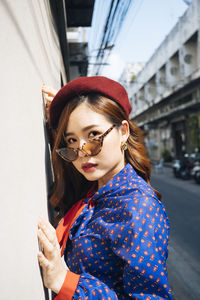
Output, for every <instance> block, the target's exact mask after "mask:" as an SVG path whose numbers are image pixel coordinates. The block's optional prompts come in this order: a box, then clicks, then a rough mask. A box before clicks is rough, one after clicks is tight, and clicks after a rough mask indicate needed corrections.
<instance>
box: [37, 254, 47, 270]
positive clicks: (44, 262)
mask: <svg viewBox="0 0 200 300" xmlns="http://www.w3.org/2000/svg"><path fill="white" fill-rule="evenodd" d="M38 261H39V264H40V266H41V267H42V268H48V267H49V261H48V259H46V257H45V256H44V254H43V253H42V252H41V251H40V252H39V253H38Z"/></svg>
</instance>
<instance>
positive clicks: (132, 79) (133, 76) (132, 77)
mask: <svg viewBox="0 0 200 300" xmlns="http://www.w3.org/2000/svg"><path fill="white" fill-rule="evenodd" d="M135 77H136V75H135V74H132V75H131V82H133V81H134V80H135Z"/></svg>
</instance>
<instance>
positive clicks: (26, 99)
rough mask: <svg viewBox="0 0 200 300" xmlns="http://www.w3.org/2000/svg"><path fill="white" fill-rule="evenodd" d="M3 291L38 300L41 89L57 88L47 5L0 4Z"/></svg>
mask: <svg viewBox="0 0 200 300" xmlns="http://www.w3.org/2000/svg"><path fill="white" fill-rule="evenodd" d="M0 16H1V18H0V28H1V37H0V49H1V50H0V65H1V73H0V79H1V89H0V103H1V109H0V128H1V147H0V160H1V162H0V165H1V175H0V176H1V177H0V182H1V211H0V231H1V233H0V240H1V248H0V249H1V250H0V258H1V262H0V265H1V292H0V294H1V295H0V298H1V299H6V300H13V299H22V300H27V299H28V300H42V299H44V298H45V297H44V291H43V286H42V282H41V278H40V272H39V267H38V264H37V251H38V245H37V237H36V232H37V226H36V224H37V219H38V216H39V215H40V214H41V215H44V216H46V215H47V204H46V203H47V199H46V183H45V164H44V134H43V115H42V98H41V85H42V83H43V82H44V83H46V84H48V85H51V86H52V87H54V88H59V87H60V69H61V66H60V65H61V63H60V49H59V44H58V40H57V37H56V33H55V31H54V27H53V25H52V19H51V14H50V8H49V4H48V1H47V0H43V1H40V0H17V1H13V0H1V1H0Z"/></svg>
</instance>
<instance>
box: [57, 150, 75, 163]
mask: <svg viewBox="0 0 200 300" xmlns="http://www.w3.org/2000/svg"><path fill="white" fill-rule="evenodd" d="M56 152H57V153H58V154H59V155H60V156H61V157H62V158H63V159H65V160H67V161H74V160H76V159H77V153H76V152H75V151H74V150H73V149H70V148H63V149H59V150H58V151H56Z"/></svg>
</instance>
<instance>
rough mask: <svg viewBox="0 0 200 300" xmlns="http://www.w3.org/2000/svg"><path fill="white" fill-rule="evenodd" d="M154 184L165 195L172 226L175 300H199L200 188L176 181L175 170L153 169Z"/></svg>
mask: <svg viewBox="0 0 200 300" xmlns="http://www.w3.org/2000/svg"><path fill="white" fill-rule="evenodd" d="M151 184H152V186H153V187H154V188H156V189H157V190H159V191H160V192H161V194H162V201H163V203H164V205H165V207H166V210H167V214H168V217H169V221H170V225H171V231H170V241H169V256H168V272H169V282H170V287H171V288H172V291H173V296H174V300H199V299H200V238H199V236H200V234H199V225H200V185H199V184H196V183H195V181H194V180H193V179H191V180H187V181H184V180H182V179H178V178H175V177H174V176H173V173H172V169H171V168H165V172H164V173H162V172H161V171H159V173H157V174H156V173H155V171H154V170H153V172H152V177H151Z"/></svg>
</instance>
